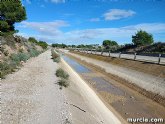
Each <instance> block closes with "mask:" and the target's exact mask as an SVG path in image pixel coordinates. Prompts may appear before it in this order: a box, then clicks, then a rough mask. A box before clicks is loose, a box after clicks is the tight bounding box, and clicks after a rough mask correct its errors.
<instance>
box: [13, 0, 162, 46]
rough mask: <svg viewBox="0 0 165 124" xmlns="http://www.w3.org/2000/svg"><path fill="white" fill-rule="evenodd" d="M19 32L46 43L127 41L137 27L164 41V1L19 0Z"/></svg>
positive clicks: (121, 42)
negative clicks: (23, 16) (23, 13)
mask: <svg viewBox="0 0 165 124" xmlns="http://www.w3.org/2000/svg"><path fill="white" fill-rule="evenodd" d="M22 3H23V5H24V6H25V8H26V11H27V20H25V21H23V22H21V23H18V24H16V29H18V30H19V35H23V36H25V37H30V36H33V37H36V38H37V39H39V40H44V41H47V42H48V43H65V44H82V43H83V44H101V43H102V41H103V40H105V39H110V40H115V41H117V42H118V43H119V44H125V43H131V40H132V38H131V37H132V35H134V34H135V33H136V32H137V30H140V29H142V30H145V31H147V32H149V33H151V34H152V35H153V37H154V40H155V41H162V42H165V14H164V13H165V0H23V1H22Z"/></svg>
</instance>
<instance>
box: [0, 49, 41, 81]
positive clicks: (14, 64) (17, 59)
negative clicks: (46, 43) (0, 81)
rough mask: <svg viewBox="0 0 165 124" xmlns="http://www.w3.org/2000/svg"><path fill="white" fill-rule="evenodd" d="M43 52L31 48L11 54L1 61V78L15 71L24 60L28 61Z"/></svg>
mask: <svg viewBox="0 0 165 124" xmlns="http://www.w3.org/2000/svg"><path fill="white" fill-rule="evenodd" d="M40 53H41V52H39V51H37V50H35V49H31V50H30V51H29V52H27V53H25V52H18V53H17V54H16V53H14V54H11V55H10V57H9V58H8V59H7V60H5V61H3V62H1V63H0V78H5V75H7V74H10V73H12V72H15V69H17V68H18V67H19V66H21V63H22V62H26V61H27V60H28V59H29V58H30V57H36V56H38V55H39V54H40Z"/></svg>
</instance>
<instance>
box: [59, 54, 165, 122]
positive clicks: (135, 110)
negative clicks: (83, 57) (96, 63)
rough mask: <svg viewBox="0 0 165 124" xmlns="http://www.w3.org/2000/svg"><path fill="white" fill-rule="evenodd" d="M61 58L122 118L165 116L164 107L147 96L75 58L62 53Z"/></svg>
mask: <svg viewBox="0 0 165 124" xmlns="http://www.w3.org/2000/svg"><path fill="white" fill-rule="evenodd" d="M62 58H63V59H64V60H65V61H66V62H67V63H68V64H69V65H70V66H71V67H72V68H73V69H74V70H75V71H76V72H77V73H78V74H79V75H80V76H81V77H82V78H83V79H84V80H85V81H86V82H87V83H88V84H89V85H91V86H92V87H93V88H94V89H95V91H96V92H97V93H99V94H100V96H101V97H102V98H103V99H104V100H105V101H106V102H107V103H108V104H109V105H111V106H112V107H113V108H114V109H115V110H116V111H117V112H119V113H120V114H121V115H122V116H123V118H125V119H126V118H130V117H134V118H135V117H146V118H151V117H154V118H156V117H159V118H165V108H164V107H163V106H160V105H158V104H157V103H154V104H152V101H151V100H149V99H148V98H146V97H144V96H142V95H140V94H139V95H137V93H136V92H133V91H131V90H128V89H127V88H126V89H125V88H123V87H121V86H120V85H115V84H114V82H113V83H112V82H111V80H107V79H105V78H104V76H102V75H98V73H96V72H95V71H94V70H92V69H90V68H88V67H86V66H84V65H82V64H80V63H79V62H78V61H76V60H75V59H73V58H71V57H69V56H66V55H62Z"/></svg>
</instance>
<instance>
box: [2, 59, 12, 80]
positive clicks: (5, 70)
mask: <svg viewBox="0 0 165 124" xmlns="http://www.w3.org/2000/svg"><path fill="white" fill-rule="evenodd" d="M9 72H10V66H9V64H8V63H6V62H2V63H0V78H4V76H5V75H6V74H8V73H9Z"/></svg>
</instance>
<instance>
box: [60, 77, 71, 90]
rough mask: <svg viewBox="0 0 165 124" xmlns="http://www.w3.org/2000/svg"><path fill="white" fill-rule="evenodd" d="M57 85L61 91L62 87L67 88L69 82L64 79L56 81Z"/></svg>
mask: <svg viewBox="0 0 165 124" xmlns="http://www.w3.org/2000/svg"><path fill="white" fill-rule="evenodd" d="M57 83H58V85H60V89H62V87H68V86H69V82H68V81H67V80H66V79H60V80H58V82H57Z"/></svg>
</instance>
